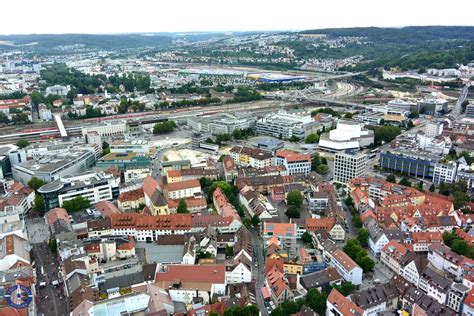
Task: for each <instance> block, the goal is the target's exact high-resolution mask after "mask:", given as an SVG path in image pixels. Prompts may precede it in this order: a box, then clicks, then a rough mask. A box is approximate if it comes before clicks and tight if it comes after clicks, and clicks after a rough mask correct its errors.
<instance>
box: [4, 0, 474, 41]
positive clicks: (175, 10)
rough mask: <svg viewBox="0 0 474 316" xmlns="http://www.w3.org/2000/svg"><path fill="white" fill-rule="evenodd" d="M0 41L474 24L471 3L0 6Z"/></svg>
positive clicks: (56, 0) (203, 1)
mask: <svg viewBox="0 0 474 316" xmlns="http://www.w3.org/2000/svg"><path fill="white" fill-rule="evenodd" d="M0 10H1V12H2V13H1V14H0V34H30V33H127V32H194V31H251V30H305V29H315V28H328V27H354V26H389V27H390V26H407V25H474V16H473V12H474V0H451V1H440V0H392V1H386V0H304V1H301V0H293V1H291V0H286V1H282V0H220V1H219V0H184V1H183V0H127V1H125V0H76V1H71V0H23V1H18V0H2V1H1V4H0Z"/></svg>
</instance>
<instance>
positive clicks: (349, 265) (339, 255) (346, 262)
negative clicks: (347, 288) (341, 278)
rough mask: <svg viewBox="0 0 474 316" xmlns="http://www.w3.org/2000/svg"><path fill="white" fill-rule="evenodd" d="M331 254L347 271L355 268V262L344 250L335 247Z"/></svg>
mask: <svg viewBox="0 0 474 316" xmlns="http://www.w3.org/2000/svg"><path fill="white" fill-rule="evenodd" d="M331 255H332V256H333V257H334V259H336V260H337V261H338V262H339V263H340V264H341V265H342V266H343V267H344V268H345V269H346V270H347V271H351V270H353V269H354V268H357V267H358V265H357V263H355V261H354V260H352V259H351V257H349V255H347V254H346V253H345V252H344V251H342V250H341V249H339V248H337V249H335V250H334V251H333V252H332V253H331Z"/></svg>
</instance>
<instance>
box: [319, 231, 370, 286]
mask: <svg viewBox="0 0 474 316" xmlns="http://www.w3.org/2000/svg"><path fill="white" fill-rule="evenodd" d="M318 247H319V248H320V249H321V250H322V252H323V257H324V260H325V262H326V263H327V264H329V265H330V266H332V267H334V268H336V270H337V272H338V273H339V274H340V275H341V277H342V278H343V279H344V280H346V281H347V282H351V283H352V284H355V285H360V284H362V268H361V267H360V266H359V265H358V264H357V263H355V261H354V260H352V259H351V257H349V256H348V255H347V254H346V253H345V252H344V251H343V250H342V249H340V248H339V247H338V246H336V244H335V243H334V242H333V241H331V240H329V239H326V240H323V241H319V242H318Z"/></svg>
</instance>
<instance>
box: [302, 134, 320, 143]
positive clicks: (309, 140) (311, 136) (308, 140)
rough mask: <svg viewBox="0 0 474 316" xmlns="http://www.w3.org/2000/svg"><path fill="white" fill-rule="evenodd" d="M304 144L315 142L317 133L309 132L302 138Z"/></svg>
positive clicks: (317, 138)
mask: <svg viewBox="0 0 474 316" xmlns="http://www.w3.org/2000/svg"><path fill="white" fill-rule="evenodd" d="M304 142H305V143H306V144H315V143H317V142H319V135H318V134H315V133H311V134H309V135H308V136H306V139H305V140H304Z"/></svg>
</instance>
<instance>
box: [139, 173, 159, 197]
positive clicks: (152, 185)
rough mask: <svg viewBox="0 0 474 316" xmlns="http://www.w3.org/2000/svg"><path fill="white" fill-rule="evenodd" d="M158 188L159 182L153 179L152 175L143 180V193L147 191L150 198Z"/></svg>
mask: <svg viewBox="0 0 474 316" xmlns="http://www.w3.org/2000/svg"><path fill="white" fill-rule="evenodd" d="M156 188H158V182H156V180H155V179H153V177H152V176H148V177H146V178H145V181H144V182H143V193H145V194H146V195H147V196H148V197H149V198H151V196H152V195H153V192H155V189H156Z"/></svg>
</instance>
